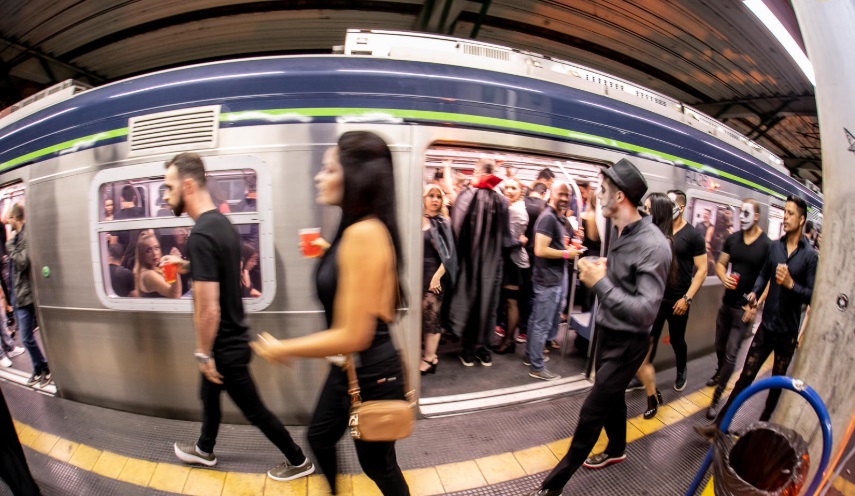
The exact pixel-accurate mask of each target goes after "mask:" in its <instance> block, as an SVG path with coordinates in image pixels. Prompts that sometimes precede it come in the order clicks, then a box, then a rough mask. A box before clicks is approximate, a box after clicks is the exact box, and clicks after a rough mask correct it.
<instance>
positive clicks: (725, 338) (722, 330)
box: [713, 305, 751, 401]
mask: <svg viewBox="0 0 855 496" xmlns="http://www.w3.org/2000/svg"><path fill="white" fill-rule="evenodd" d="M744 314H745V310H743V309H742V307H731V306H729V305H722V306H721V308H720V309H719V310H718V317H716V320H715V355H716V358H717V359H718V366H717V367H716V370H717V371H718V375H719V379H718V385H717V386H716V388H715V392H714V393H713V398H714V400H715V401H718V399H719V398H721V395H722V394H723V393H724V390H725V388H727V382H728V381H729V380H730V376H731V375H733V369H734V368H736V355H738V354H739V347H740V346H742V340H743V339H745V333H746V332H747V331H748V327H749V326H750V325H751V323H745V322H742V316H743V315H744Z"/></svg>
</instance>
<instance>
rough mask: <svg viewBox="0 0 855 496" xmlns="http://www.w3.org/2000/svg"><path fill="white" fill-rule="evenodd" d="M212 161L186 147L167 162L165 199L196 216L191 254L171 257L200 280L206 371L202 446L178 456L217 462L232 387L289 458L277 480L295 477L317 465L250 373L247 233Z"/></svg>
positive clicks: (197, 291) (197, 315)
mask: <svg viewBox="0 0 855 496" xmlns="http://www.w3.org/2000/svg"><path fill="white" fill-rule="evenodd" d="M205 183H206V178H205V166H204V165H203V163H202V159H201V157H199V156H198V155H196V154H195V153H182V154H180V155H177V156H176V157H174V158H173V159H172V160H170V161H169V162H167V163H166V177H165V182H164V184H165V185H166V189H165V191H164V196H163V199H164V201H165V202H166V203H167V204H168V205H169V206H170V207H171V208H172V211H173V213H174V214H175V215H176V216H179V215H181V214H182V213H183V212H185V211H186V212H187V214H188V215H189V216H190V217H191V218H192V219H193V220H194V221H195V222H196V225H195V226H194V227H193V230H192V231H191V232H190V238H189V239H188V241H187V257H188V258H189V260H184V259H182V258H181V257H179V256H176V255H166V256H164V257H163V258H162V259H161V265H164V264H167V263H172V264H175V265H176V266H177V267H178V272H180V273H185V274H186V273H187V272H189V273H190V275H191V277H192V280H193V313H194V315H193V321H194V322H195V324H196V352H195V353H194V355H195V357H196V361H197V362H198V364H199V370H200V371H201V372H202V384H201V394H200V396H201V398H202V404H203V413H202V435H201V436H200V437H199V440H198V441H197V442H196V444H195V445H194V444H185V443H175V446H174V450H175V455H176V456H177V457H178V458H179V459H180V460H182V461H184V462H186V463H195V464H201V465H206V466H209V467H210V466H213V465H216V463H217V457H216V456H215V455H214V444H215V443H216V440H217V431H218V429H219V427H220V419H221V416H222V415H221V411H220V393H221V392H222V391H223V390H225V391H226V392H227V393H228V395H229V396H230V397H231V398H232V400H233V401H234V402H235V404H236V405H237V407H238V408H240V410H241V412H242V413H243V414H244V416H246V418H247V420H249V421H250V422H252V424H253V425H255V426H256V427H258V428H259V429H260V430H261V432H263V433H264V435H265V436H267V439H269V440H270V441H271V442H272V443H273V444H275V445H276V447H277V448H279V450H280V451H282V453H283V454H284V455H285V458H287V460H286V461H285V462H283V463H282V464H280V465H279V466H277V467H275V468H273V469H271V470H269V471H268V472H267V475H268V477H270V478H271V479H274V480H281V481H284V480H292V479H296V478H298V477H303V476H306V475H309V474H311V473H312V472H314V470H315V467H314V465H312V463H311V462H309V459H308V458H306V456H305V455H304V454H303V451H302V450H301V449H300V447H299V446H297V445H296V444H295V443H294V440H293V439H291V436H290V434H288V431H287V429H285V427H284V426H283V425H282V422H280V421H279V419H277V418H276V417H275V416H274V415H273V413H271V412H270V410H268V409H267V408H266V407H265V406H264V403H262V401H261V398H260V397H259V395H258V391H257V390H256V388H255V383H254V382H253V380H252V376H251V375H250V374H249V361H250V359H251V358H252V352H251V350H250V347H249V329H248V327H247V326H246V324H245V323H244V312H243V302H242V301H241V296H240V256H241V244H240V237H239V236H238V233H237V231H236V230H235V228H234V227H233V226H232V224H231V223H230V222H229V221H228V219H226V217H225V216H224V215H223V214H221V213H220V212H219V210H217V207H216V206H215V205H214V202H213V201H212V200H211V194H210V193H209V192H208V190H207V189H206V187H205Z"/></svg>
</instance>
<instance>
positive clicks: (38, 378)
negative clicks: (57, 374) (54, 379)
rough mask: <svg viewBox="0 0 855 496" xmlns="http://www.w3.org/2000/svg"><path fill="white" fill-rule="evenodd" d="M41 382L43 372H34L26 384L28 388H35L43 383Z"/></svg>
mask: <svg viewBox="0 0 855 496" xmlns="http://www.w3.org/2000/svg"><path fill="white" fill-rule="evenodd" d="M41 380H42V374H41V372H39V373H38V374H37V373H35V372H33V375H31V376H30V378H29V379H27V382H26V384H27V386H33V385H35V384H36V383H38V382H41Z"/></svg>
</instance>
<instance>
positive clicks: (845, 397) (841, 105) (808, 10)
mask: <svg viewBox="0 0 855 496" xmlns="http://www.w3.org/2000/svg"><path fill="white" fill-rule="evenodd" d="M792 3H793V7H794V8H795V11H796V16H797V17H798V20H799V25H800V27H801V32H802V36H803V37H804V41H805V45H806V47H807V52H808V53H807V55H808V57H809V58H810V60H811V62H812V64H813V67H814V71H815V73H816V99H817V109H818V115H819V127H820V132H821V138H822V174H823V185H824V191H823V194H824V207H823V224H822V245H821V253H820V259H819V268H818V272H817V278H816V285H815V286H814V291H813V301H812V303H811V312H810V319H809V321H808V325H807V330H806V331H805V336H804V338H803V341H802V346H801V348H800V349H799V351H798V352H797V357H796V360H795V362H794V364H793V366H792V367H791V374H790V375H791V376H792V377H795V378H798V379H802V380H803V381H805V382H806V383H807V384H809V385H810V386H811V387H813V388H814V389H815V390H816V391H817V393H819V395H820V397H821V398H822V400H823V401H824V402H825V404H826V406H827V407H828V411H829V413H830V414H831V420H832V426H833V437H834V447H833V451H832V461H835V460H836V459H837V457H838V456H839V454H840V453H839V452H840V450H842V449H843V448H845V446H846V443H845V440H846V438H847V437H848V436H849V435H850V434H851V432H850V424H851V422H852V417H853V413H855V368H853V363H855V251H853V248H855V62H853V56H852V54H853V51H855V29H853V26H855V1H853V0H797V1H794V2H792ZM844 298H845V299H847V300H848V302H849V303H848V306H845V305H844V304H843V303H844V302H843V300H844ZM838 301H840V305H838ZM772 420H773V422H775V423H779V424H781V425H786V426H790V427H793V428H795V429H796V430H797V431H798V432H800V433H802V434H803V435H804V434H808V441H809V443H810V447H811V450H810V452H811V460H812V461H813V465H814V467H811V468H815V465H816V464H817V463H818V462H819V458H820V449H821V445H822V437H821V434H820V432H819V429H818V423H817V420H816V416H815V415H814V413H813V410H812V409H811V408H810V407H809V406H808V405H807V404H806V403H805V402H804V401H803V400H802V399H801V398H800V397H798V396H796V395H794V394H784V397H783V399H782V401H781V403H780V405H779V406H778V409H777V412H776V414H775V416H774V417H773V419H772ZM812 472H813V471H812Z"/></svg>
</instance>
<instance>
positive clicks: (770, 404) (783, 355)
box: [715, 324, 799, 425]
mask: <svg viewBox="0 0 855 496" xmlns="http://www.w3.org/2000/svg"><path fill="white" fill-rule="evenodd" d="M798 339H799V335H798V333H778V332H769V331H767V330H766V328H765V327H764V326H763V324H760V328H759V329H757V334H756V335H755V336H754V340H753V341H751V348H749V349H748V356H747V357H745V365H743V366H742V374H740V376H739V380H738V381H736V386H734V387H733V391H731V393H730V397H729V398H728V399H727V403H725V405H724V407H722V409H721V410H720V411H719V412H718V416H717V417H716V419H715V423H716V425H718V424H721V421H722V420H723V419H724V414H725V412H727V409H728V408H730V405H731V404H732V403H733V400H735V399H736V397H737V396H739V393H741V392H742V391H743V390H744V389H745V388H747V387H748V386H750V385H751V383H753V382H754V378H755V377H757V372H759V371H760V367H761V366H763V362H765V361H766V359H767V358H769V355H770V354H772V353H774V354H775V361H774V364H773V365H772V375H785V374H786V373H787V369H788V368H789V367H790V361H791V360H792V359H793V354H794V353H795V352H796V345H798ZM780 398H781V390H780V389H770V390H769V397H768V398H766V407H765V408H763V414H762V415H760V420H769V418H770V417H771V416H772V412H773V411H775V407H776V406H778V400H779V399H780Z"/></svg>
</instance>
